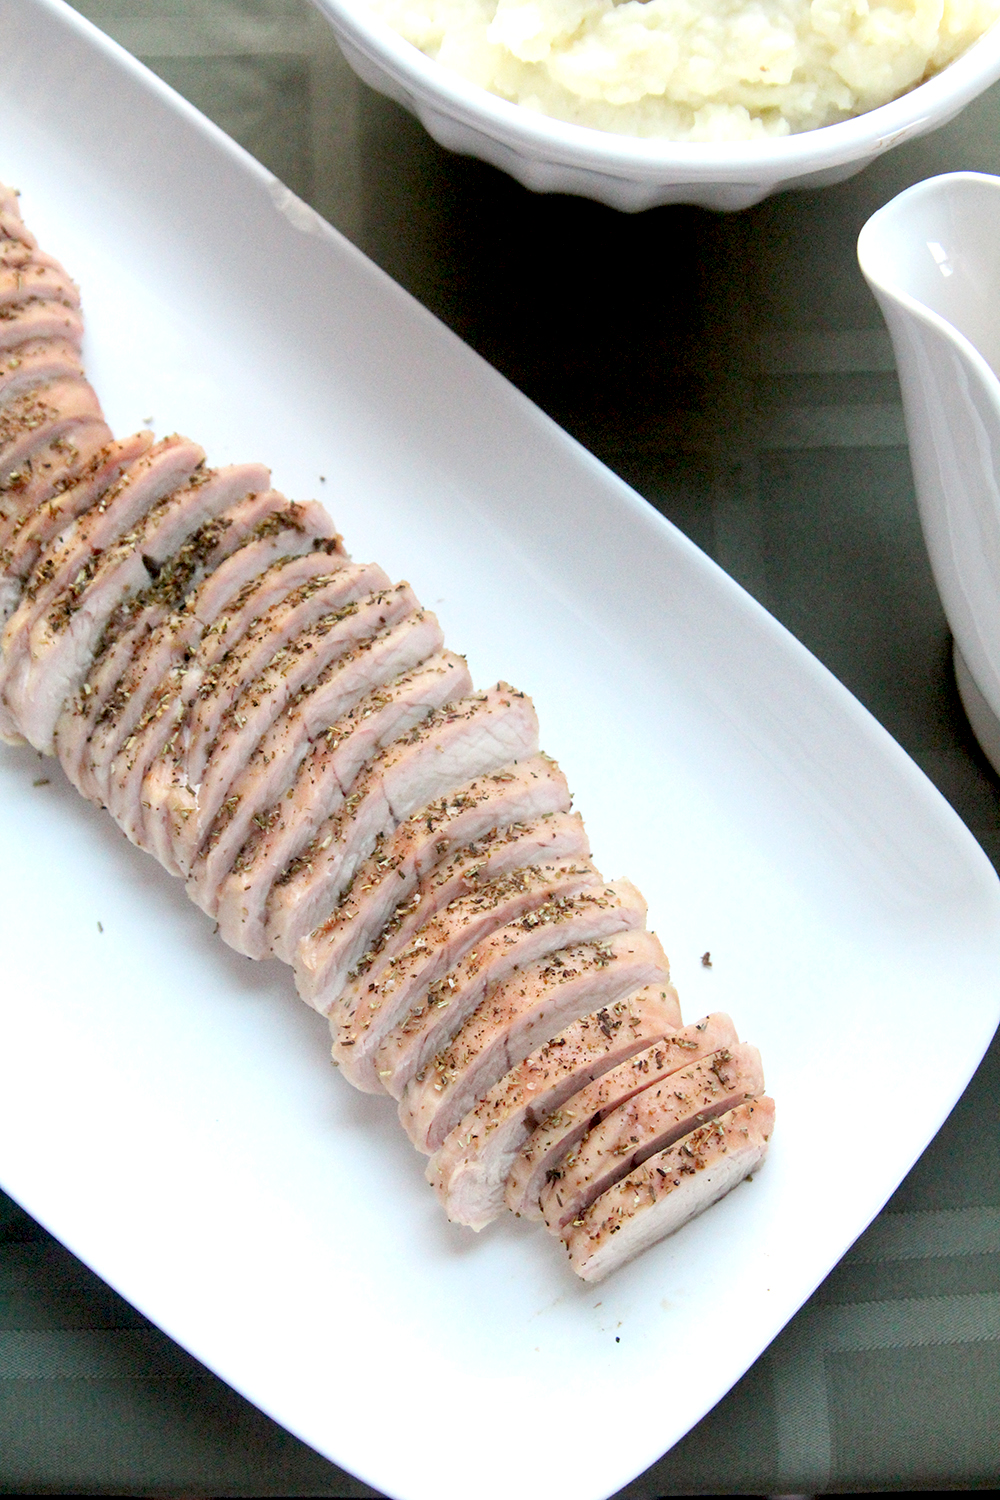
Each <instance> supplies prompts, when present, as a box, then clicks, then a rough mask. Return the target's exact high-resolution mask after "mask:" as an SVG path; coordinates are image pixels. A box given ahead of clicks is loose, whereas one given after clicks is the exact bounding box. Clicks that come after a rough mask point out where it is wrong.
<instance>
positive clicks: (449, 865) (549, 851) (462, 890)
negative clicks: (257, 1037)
mask: <svg viewBox="0 0 1000 1500" xmlns="http://www.w3.org/2000/svg"><path fill="white" fill-rule="evenodd" d="M571 858H572V859H576V860H589V859H590V841H589V839H588V838H587V833H586V830H585V828H584V826H583V819H582V818H581V817H580V816H579V814H576V813H543V814H542V816H541V817H540V818H534V819H532V820H531V821H530V822H525V821H523V820H522V821H518V822H514V823H502V824H498V825H497V826H495V827H493V828H489V829H487V830H486V831H485V832H483V833H481V834H480V835H479V837H478V838H476V839H474V840H473V841H472V842H471V843H469V844H466V845H465V846H464V848H461V849H456V850H455V852H454V853H453V854H451V855H449V856H447V857H446V858H444V859H442V860H441V862H440V864H438V865H435V866H434V867H433V868H432V869H430V870H428V872H427V873H426V874H425V875H423V876H422V877H421V879H420V881H419V883H418V884H417V886H416V888H415V889H414V890H413V891H412V893H411V895H410V896H409V898H408V899H407V900H406V901H401V902H400V903H399V904H398V905H397V907H396V909H395V911H394V912H393V913H392V916H391V917H390V919H389V920H388V921H387V922H386V924H385V926H384V927H383V929H382V931H381V932H380V933H379V934H378V936H377V938H376V940H375V943H374V944H373V945H372V947H371V948H369V950H368V952H367V953H366V954H364V956H363V959H362V961H361V962H360V963H359V964H358V965H357V966H356V968H355V969H354V970H352V971H351V973H350V975H349V978H348V981H347V983H346V984H345V985H344V987H343V989H342V990H341V993H340V994H339V995H338V997H337V1000H336V1003H335V1005H334V1006H333V1008H332V1009H331V1012H330V1021H331V1025H348V1026H349V1027H352V1025H353V1019H354V1017H355V1014H356V1013H357V1012H358V1008H359V1006H360V1007H361V1009H362V1010H364V1008H365V1004H366V1001H367V1000H368V998H369V997H373V996H376V997H377V996H378V995H380V993H381V989H382V985H383V982H384V981H385V980H386V979H387V977H388V978H389V980H390V984H391V982H392V979H393V976H394V975H396V974H397V973H398V966H399V965H400V964H402V963H404V962H405V960H404V959H403V958H402V955H403V954H404V953H405V952H406V951H407V950H408V949H409V948H410V947H411V945H412V944H413V943H414V942H415V941H417V940H418V936H419V935H420V934H421V933H423V932H425V930H426V929H428V924H429V923H431V922H432V921H433V920H434V918H435V917H437V916H438V914H439V913H441V912H443V911H444V910H445V908H446V907H448V906H450V905H451V904H452V902H454V901H458V900H460V899H461V898H462V897H463V896H471V895H473V894H475V892H476V891H481V890H482V889H484V888H485V886H487V885H488V884H490V883H491V882H492V881H495V880H498V879H499V878H500V877H501V876H504V875H507V874H512V873H513V872H514V871H517V870H522V869H525V868H526V867H527V866H529V865H532V866H533V865H540V864H551V863H552V862H553V860H565V859H571ZM374 1003H375V1004H379V1003H380V1002H379V1001H378V1000H377V999H376V1000H375V1002H374ZM352 1034H353V1032H352Z"/></svg>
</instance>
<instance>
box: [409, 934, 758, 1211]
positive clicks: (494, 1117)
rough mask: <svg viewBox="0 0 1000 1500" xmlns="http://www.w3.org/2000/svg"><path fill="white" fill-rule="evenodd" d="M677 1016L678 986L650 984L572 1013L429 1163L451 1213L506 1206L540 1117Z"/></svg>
mask: <svg viewBox="0 0 1000 1500" xmlns="http://www.w3.org/2000/svg"><path fill="white" fill-rule="evenodd" d="M613 941H616V940H613ZM680 1024H681V1009H680V1005H679V1004H678V1001H677V993H676V991H675V990H674V988H673V986H671V985H654V984H651V985H646V986H644V987H643V988H642V989H640V990H638V991H636V993H635V994H634V995H630V996H629V997H628V998H627V999H624V1000H617V1001H615V1002H614V1003H613V1004H612V1005H607V1006H604V1007H602V1008H601V1009H600V1010H599V1011H596V1012H594V1014H593V1015H589V1016H584V1017H583V1018H582V1019H581V1020H579V1021H575V1022H574V1023H573V1024H572V1026H567V1027H566V1029H565V1031H561V1032H560V1033H559V1035H558V1036H555V1037H553V1038H552V1040H551V1041H550V1042H546V1043H545V1045H544V1046H543V1047H539V1048H538V1049H537V1050H536V1051H535V1052H532V1053H531V1054H530V1055H529V1056H528V1057H526V1058H525V1059H524V1061H523V1062H522V1063H520V1064H519V1065H518V1066H517V1067H515V1068H512V1069H511V1071H510V1072H509V1073H507V1074H506V1075H505V1076H504V1077H503V1078H501V1079H500V1081H499V1082H498V1083H495V1084H494V1085H493V1087H492V1088H491V1089H490V1090H489V1091H488V1092H487V1093H486V1094H485V1096H484V1097H483V1098H482V1099H481V1100H479V1102H478V1103H477V1104H476V1105H475V1107H474V1108H473V1109H471V1110H470V1111H469V1113H468V1114H467V1115H466V1116H465V1117H464V1119H462V1120H461V1121H459V1123H458V1124H457V1125H456V1126H455V1127H454V1129H453V1130H452V1132H451V1134H450V1135H449V1136H448V1137H447V1139H446V1140H445V1141H444V1142H443V1144H442V1145H441V1146H440V1147H439V1148H438V1150H437V1151H435V1153H434V1155H433V1156H432V1157H431V1159H430V1161H429V1162H428V1164H427V1172H426V1177H427V1181H428V1182H429V1183H430V1184H431V1186H432V1187H433V1189H434V1191H435V1192H436V1193H437V1195H438V1197H439V1198H440V1200H441V1203H442V1205H443V1206H444V1210H445V1212H446V1213H447V1215H448V1217H449V1219H451V1220H452V1222H453V1223H455V1224H467V1225H468V1226H469V1227H470V1228H471V1229H476V1230H479V1229H482V1228H484V1227H485V1225H487V1224H489V1223H490V1222H491V1221H492V1220H493V1219H495V1218H496V1217H497V1215H498V1214H499V1213H501V1212H502V1210H503V1207H504V1187H505V1184H506V1182H507V1177H508V1174H509V1173H510V1171H511V1168H512V1167H513V1165H514V1162H515V1160H516V1158H517V1156H518V1154H519V1152H520V1151H521V1149H522V1147H523V1146H524V1145H525V1144H526V1142H527V1140H528V1137H529V1136H530V1135H531V1132H532V1131H533V1130H534V1128H535V1126H536V1125H537V1124H538V1123H539V1121H540V1120H543V1119H545V1118H546V1117H547V1116H548V1115H550V1114H551V1113H552V1112H553V1110H557V1109H559V1107H560V1106H561V1105H563V1104H564V1103H565V1102H566V1101H567V1099H569V1098H570V1097H571V1096H572V1095H573V1094H576V1093H578V1092H579V1091H580V1090H581V1089H583V1088H585V1087H586V1085H587V1084H588V1083H591V1082H592V1081H593V1080H594V1079H595V1078H598V1077H600V1076H601V1075H602V1074H604V1073H607V1072H608V1071H609V1070H610V1069H611V1068H614V1067H615V1066H617V1064H619V1063H621V1062H624V1061H626V1059H628V1058H629V1057H631V1056H632V1055H633V1054H634V1053H636V1052H639V1051H642V1050H643V1048H645V1047H646V1046H647V1045H648V1044H649V1043H650V1042H651V1041H654V1040H659V1039H661V1038H662V1037H664V1036H666V1035H667V1034H668V1033H669V1032H672V1031H674V1030H676V1029H677V1028H678V1027H679V1026H680ZM734 1040H735V1037H734Z"/></svg>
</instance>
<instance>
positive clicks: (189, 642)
mask: <svg viewBox="0 0 1000 1500" xmlns="http://www.w3.org/2000/svg"><path fill="white" fill-rule="evenodd" d="M330 529H331V528H330V523H329V517H327V516H326V513H325V512H324V511H323V509H322V507H321V506H318V505H309V506H303V505H295V504H290V503H289V502H287V501H286V502H285V504H284V506H283V507H281V508H280V509H279V510H278V511H277V512H275V514H274V515H273V516H271V517H269V518H268V520H266V521H264V522H262V523H261V524H260V525H259V526H258V527H256V528H255V529H254V532H253V533H252V534H251V536H250V538H249V539H248V540H247V542H246V544H245V545H244V546H242V547H240V548H239V549H238V550H237V551H236V552H235V553H234V554H233V556H232V557H231V558H227V559H226V561H225V562H224V563H221V564H220V565H219V567H218V568H216V569H215V571H214V572H213V573H210V574H209V576H208V577H207V578H206V579H205V581H204V582H203V583H202V585H201V586H200V588H199V589H198V590H197V592H196V593H195V595H194V596H193V598H191V599H189V600H188V601H186V603H185V605H184V608H183V609H182V610H180V611H178V613H177V614H176V615H171V616H169V617H168V618H167V619H166V620H165V621H164V622H163V624H162V625H161V626H159V627H158V628H157V629H156V630H155V631H154V632H153V633H152V635H151V636H150V638H149V640H148V641H147V642H145V643H144V645H143V646H142V647H141V648H140V649H139V650H138V651H137V653H136V657H135V659H134V661H133V663H132V666H131V669H130V672H129V677H128V681H127V683H126V685H125V691H127V692H128V694H129V713H128V720H127V721H126V722H125V723H121V722H120V724H119V727H120V728H121V729H124V730H126V732H125V734H124V736H123V737H121V738H120V739H119V741H118V743H117V746H116V748H115V750H114V752H113V755H112V758H111V759H110V761H109V762H108V763H107V765H106V768H105V771H104V774H103V777H102V781H101V784H102V786H103V789H104V795H105V800H106V802H107V805H108V808H109V810H110V812H111V814H112V816H113V817H114V818H115V819H116V820H117V822H118V824H119V827H121V828H122V830H123V831H124V832H125V833H126V834H127V835H128V837H129V838H130V839H131V840H132V842H133V843H134V844H138V845H139V846H140V847H141V848H147V847H149V844H148V840H147V838H146V831H145V814H144V809H143V804H142V795H141V789H142V783H143V780H144V778H145V776H146V773H147V771H148V769H149V767H150V765H151V763H152V762H153V761H154V760H155V759H156V757H157V756H158V755H159V754H160V752H161V751H162V750H163V749H164V748H165V747H166V745H167V743H168V741H169V740H170V738H171V736H172V735H174V734H175V733H177V732H178V730H179V726H180V724H181V723H182V721H183V718H184V715H185V713H186V711H187V709H188V708H189V707H190V705H191V703H192V701H193V700H194V698H195V696H196V693H197V688H198V685H199V684H200V683H201V682H202V681H203V680H204V676H205V674H206V672H210V671H211V670H212V668H213V664H214V663H215V662H216V661H218V660H219V659H220V658H221V657H223V656H224V654H225V651H226V643H227V642H229V643H235V642H237V641H239V640H240V639H241V638H242V636H243V635H244V634H245V632H246V631H247V630H248V629H251V628H252V627H253V622H254V620H255V619H256V618H257V613H256V607H257V605H258V604H259V601H260V599H261V597H263V598H265V599H267V600H270V599H271V597H272V595H273V594H274V593H275V592H276V591H277V592H279V593H280V592H281V590H282V588H284V590H285V592H287V591H288V590H289V589H290V588H292V587H293V586H294V585H295V584H296V583H300V582H301V581H302V580H303V578H305V577H308V576H309V575H310V574H313V575H315V574H318V573H323V574H324V575H327V576H329V571H330V567H331V566H332V565H336V564H331V561H330V556H331V555H333V556H334V558H335V559H339V558H340V557H342V554H341V553H340V550H339V538H337V537H336V536H333V537H330V536H329V535H326V534H325V533H328V532H329V530H330ZM151 852H155V851H151Z"/></svg>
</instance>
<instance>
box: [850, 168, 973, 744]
mask: <svg viewBox="0 0 1000 1500" xmlns="http://www.w3.org/2000/svg"><path fill="white" fill-rule="evenodd" d="M858 260H859V262H860V265H861V270H862V272H863V274H864V276H865V279H866V281H867V282H868V285H869V286H870V287H871V289H872V291H873V292H874V294H875V296H876V298H877V299H878V302H879V305H880V307H881V309H882V312H883V314H884V316H885V320H886V323H887V324H888V326H889V332H890V334H891V336H892V343H893V348H894V350H895V354H896V364H897V366H898V368H899V381H900V385H901V387H902V393H903V409H904V412H905V416H906V430H907V434H908V437H909V441H910V458H911V461H912V464H913V477H914V481H915V484H916V492H917V501H918V504H919V507H920V519H921V523H922V526H923V532H924V540H925V541H926V544H927V551H928V553H929V555H930V561H931V567H932V569H933V572H934V579H935V582H936V584H937V587H938V592H939V593H940V595H941V601H942V603H943V605H944V610H945V614H946V615H947V617H948V623H949V625H950V626H951V631H952V635H953V637H954V656H955V674H956V678H957V681H958V688H959V692H960V693H961V696H962V702H963V705H964V707H965V710H966V713H967V714H968V716H969V720H970V723H971V724H972V727H973V729H974V731H975V733H976V738H977V739H978V740H979V742H980V744H981V745H982V747H983V749H984V751H985V752H986V754H987V756H988V757H989V759H990V760H991V761H992V763H993V765H994V766H995V767H996V769H997V770H1000V379H998V373H997V372H998V371H1000V177H988V176H985V175H983V174H982V173H978V172H953V173H948V174H947V175H946V176H943V177H932V178H930V179H929V180H928V181H926V182H921V183H918V184H917V185H916V186H915V187H912V188H908V189H907V191H906V192H904V193H900V195H899V196H898V197H897V198H894V199H893V200H892V201H891V202H890V203H887V204H886V206H885V207H884V208H881V209H879V211H878V212H877V213H876V214H874V215H873V216H872V217H871V218H870V219H869V220H868V222H867V224H866V225H865V226H864V228H863V229H862V231H861V234H860V236H859V239H858Z"/></svg>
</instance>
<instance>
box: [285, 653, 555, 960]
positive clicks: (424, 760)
mask: <svg viewBox="0 0 1000 1500" xmlns="http://www.w3.org/2000/svg"><path fill="white" fill-rule="evenodd" d="M537 749H538V719H537V716H536V714H535V710H534V707H533V706H532V703H531V700H530V699H529V698H526V697H525V695H524V694H523V693H517V692H515V691H514V689H513V688H511V687H510V686H509V685H508V684H507V683H498V684H497V685H496V687H493V688H490V689H489V691H488V692H485V693H476V694H474V695H473V696H472V697H469V698H462V699H459V700H458V702H456V703H451V704H449V705H448V706H447V707H446V708H443V709H440V710H438V711H437V712H435V713H433V714H431V715H429V716H428V717H427V718H426V719H425V720H424V721H423V722H422V723H421V724H419V725H417V727H416V728H415V729H412V730H411V731H410V732H409V734H407V735H404V737H403V738H402V739H401V740H399V741H397V743H396V744H394V745H393V746H391V747H390V748H389V749H388V750H387V751H386V752H385V753H384V755H382V756H381V757H380V758H379V759H378V761H377V762H375V763H373V765H372V766H371V767H370V768H369V769H368V770H367V771H366V772H365V773H364V775H363V776H361V777H359V778H358V781H357V784H356V785H355V786H353V787H352V788H351V794H350V796H349V797H348V799H347V801H346V803H345V804H344V807H343V809H342V810H341V812H339V813H336V814H335V815H334V817H333V818H331V819H328V820H327V821H326V822H325V823H322V824H321V825H320V827H319V828H318V829H317V831H316V834H315V837H314V838H313V839H312V840H311V841H310V843H309V844H308V845H307V846H306V848H305V849H304V850H303V851H302V853H301V854H300V855H298V856H297V858H296V859H295V860H293V861H292V863H291V864H290V865H289V867H288V869H287V870H286V871H284V872H283V874H282V875H281V877H280V878H279V880H278V881H276V882H275V885H274V887H273V888H272V891H271V895H270V898H269V901H268V915H267V936H268V941H269V943H270V945H271V948H272V950H273V952H274V953H276V954H277V956H278V957H279V958H282V959H284V960H285V962H286V963H292V962H294V958H295V952H296V949H297V947H298V945H299V943H300V942H301V941H302V939H303V938H305V937H306V936H307V935H308V934H309V933H310V932H312V931H313V930H314V929H315V928H316V927H318V926H319V924H320V923H321V922H325V921H326V919H327V918H328V917H329V916H330V914H331V912H333V911H334V909H335V908H336V906H337V903H338V901H339V899H340V896H341V894H342V893H343V892H344V891H345V890H346V888H347V886H348V884H349V882H350V881H351V880H352V879H353V878H354V875H355V873H356V871H357V869H358V866H359V865H360V864H361V863H362V861H364V860H365V859H367V858H368V856H369V854H371V852H372V850H373V849H374V848H375V846H376V844H377V842H378V840H379V838H387V837H388V836H389V835H391V834H392V833H393V832H394V830H395V829H396V828H397V827H398V825H399V824H400V823H402V822H403V820H404V819H405V818H408V817H410V816H411V815H412V814H413V813H415V812H416V811H417V810H418V808H422V807H426V805H427V804H428V803H430V802H433V801H434V800H435V799H436V798H438V797H441V796H443V795H444V794H445V793H446V792H449V791H450V790H452V788H454V787H459V786H461V785H462V784H463V783H464V782H466V781H468V780H470V779H471V778H472V777H474V776H482V775H486V774H488V773H489V772H491V771H496V770H499V769H500V767H501V766H505V765H509V764H510V762H511V761H515V760H519V759H521V758H522V757H527V756H530V755H534V754H535V752H536V751H537Z"/></svg>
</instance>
